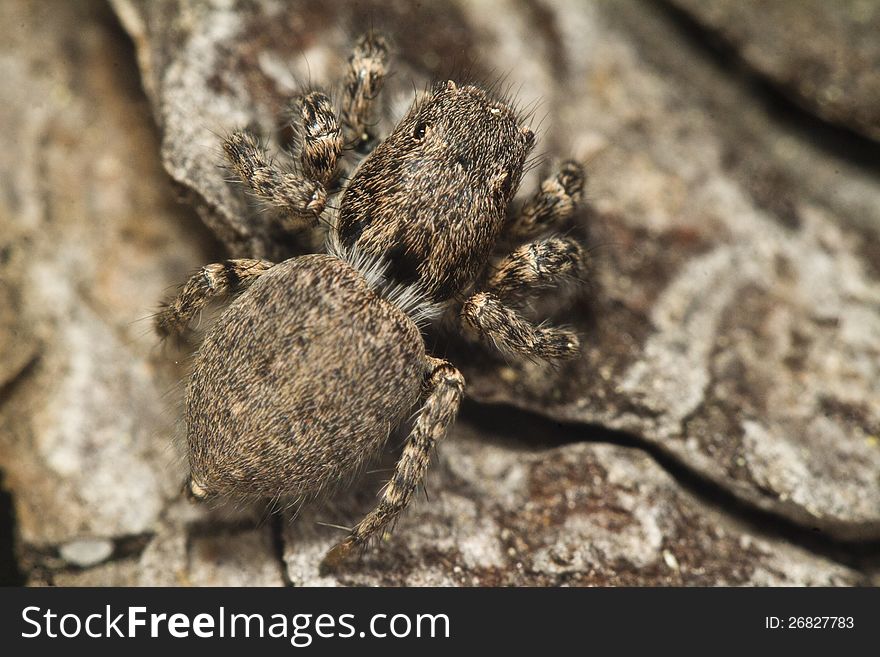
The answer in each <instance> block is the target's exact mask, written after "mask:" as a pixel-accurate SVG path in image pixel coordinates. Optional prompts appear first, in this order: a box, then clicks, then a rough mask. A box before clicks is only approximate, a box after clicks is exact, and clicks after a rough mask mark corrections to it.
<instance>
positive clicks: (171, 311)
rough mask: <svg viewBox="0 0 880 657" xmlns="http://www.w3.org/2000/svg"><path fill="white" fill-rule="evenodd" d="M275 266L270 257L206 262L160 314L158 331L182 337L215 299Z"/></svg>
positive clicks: (245, 285) (235, 290)
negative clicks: (199, 313) (200, 313)
mask: <svg viewBox="0 0 880 657" xmlns="http://www.w3.org/2000/svg"><path fill="white" fill-rule="evenodd" d="M273 266H274V263H272V262H269V261H268V260H251V259H240V260H224V261H223V262H216V263H214V264H211V265H205V266H204V267H202V268H201V269H200V270H199V272H198V273H197V274H195V275H194V276H192V277H191V278H190V279H189V280H188V281H187V282H186V283H185V284H184V285H183V286H182V287H181V288H180V291H179V292H178V293H177V296H176V297H175V298H174V300H173V301H171V302H170V303H168V304H167V305H165V306H164V307H163V308H162V310H160V311H159V313H158V314H157V315H156V319H155V326H156V332H157V333H158V334H159V336H160V337H162V338H169V337H174V338H180V337H181V336H182V335H183V334H184V333H185V332H186V330H187V327H188V326H189V323H190V322H191V321H192V318H193V317H194V316H195V315H196V313H198V312H199V311H201V310H202V309H204V307H205V306H206V305H207V304H208V302H209V301H210V300H211V299H215V298H218V297H221V296H225V295H228V294H234V293H236V292H239V291H241V290H243V289H244V288H246V287H247V286H248V285H250V284H251V283H252V282H253V281H254V280H255V279H256V278H257V277H258V276H260V275H261V274H264V273H266V272H267V271H269V269H271V268H272V267H273Z"/></svg>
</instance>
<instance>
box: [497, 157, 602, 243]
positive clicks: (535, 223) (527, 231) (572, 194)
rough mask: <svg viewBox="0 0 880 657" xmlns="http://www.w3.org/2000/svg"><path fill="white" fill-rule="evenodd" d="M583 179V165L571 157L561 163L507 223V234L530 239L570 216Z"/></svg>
mask: <svg viewBox="0 0 880 657" xmlns="http://www.w3.org/2000/svg"><path fill="white" fill-rule="evenodd" d="M585 179H586V178H585V175H584V168H583V167H582V166H581V165H580V164H579V163H577V162H575V161H574V160H566V161H565V162H563V163H562V164H561V165H560V167H559V170H558V171H557V172H556V173H555V174H554V175H552V176H551V177H549V178H547V180H545V181H544V182H542V183H541V188H540V189H539V190H538V192H537V193H536V194H535V195H534V196H533V197H532V198H530V199H529V200H528V201H526V202H525V204H524V205H523V207H522V209H521V210H520V212H519V214H518V215H517V216H516V217H515V218H514V219H513V220H512V221H511V222H510V223H509V224H508V225H507V226H506V228H505V234H506V237H507V238H508V239H513V240H521V239H529V238H532V237H535V236H536V235H539V234H540V233H542V232H544V231H546V230H549V229H552V228H554V227H555V226H558V225H559V224H560V223H562V222H563V221H565V220H566V219H568V218H569V217H571V215H572V214H574V211H575V210H576V209H577V206H578V204H579V203H580V199H581V192H582V191H583V188H584V181H585Z"/></svg>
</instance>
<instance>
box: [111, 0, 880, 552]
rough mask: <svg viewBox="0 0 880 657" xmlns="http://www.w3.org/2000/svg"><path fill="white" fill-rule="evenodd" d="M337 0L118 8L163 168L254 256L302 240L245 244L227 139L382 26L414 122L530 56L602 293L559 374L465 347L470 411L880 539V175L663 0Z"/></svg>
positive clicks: (327, 75)
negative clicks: (564, 432) (699, 35)
mask: <svg viewBox="0 0 880 657" xmlns="http://www.w3.org/2000/svg"><path fill="white" fill-rule="evenodd" d="M320 4H321V6H322V7H326V3H320ZM331 5H332V7H331V8H330V9H322V10H320V11H319V10H318V9H317V5H316V4H315V3H312V2H302V3H299V4H296V5H292V4H291V5H277V4H273V3H250V2H248V3H240V4H238V3H224V4H222V5H220V4H214V5H212V4H200V5H199V6H198V9H197V10H196V9H193V8H192V7H191V6H189V5H187V9H186V10H184V11H175V10H174V8H175V7H177V5H176V4H175V3H174V2H170V1H169V2H164V3H143V2H137V1H136V0H116V2H115V3H114V6H115V7H116V8H117V11H118V13H119V15H120V16H121V17H122V19H123V22H124V24H125V25H126V27H127V29H128V30H129V32H130V33H131V34H132V35H133V38H134V39H135V42H136V44H137V47H138V53H139V60H140V63H141V70H142V72H143V75H144V78H145V84H146V87H147V89H148V90H149V92H150V97H151V100H152V103H153V107H154V111H155V113H156V115H157V116H158V117H159V121H160V124H161V127H162V132H163V161H164V163H165V166H166V168H167V169H168V171H169V173H170V174H171V175H172V177H174V178H175V180H177V181H178V182H180V183H181V184H182V185H184V186H185V187H187V188H188V189H189V190H190V191H191V193H192V194H193V196H194V198H195V199H197V206H198V207H200V209H201V212H202V215H203V217H204V218H205V220H206V222H207V223H208V225H209V226H211V227H212V228H213V229H214V230H215V232H216V233H217V234H218V236H220V237H221V239H223V240H224V241H225V242H226V243H227V245H228V246H229V247H230V248H231V249H232V250H233V251H235V252H243V251H249V250H250V252H253V253H259V254H262V253H266V252H268V251H271V250H279V249H280V250H283V248H284V245H282V244H279V243H277V242H271V241H269V242H267V241H266V240H267V239H269V237H270V236H269V235H268V233H267V232H266V230H267V229H266V228H265V226H261V225H256V224H254V225H250V224H249V225H247V226H244V227H242V225H241V221H240V220H239V218H240V217H242V216H246V215H245V214H242V206H241V203H242V201H241V198H240V196H239V195H237V194H236V192H235V190H234V189H232V188H230V186H229V185H228V184H227V183H226V182H225V181H224V180H223V178H224V173H223V171H222V170H218V169H217V168H216V166H215V164H216V162H217V155H216V143H217V137H216V136H215V135H214V134H213V132H218V131H219V132H221V133H222V132H223V131H224V130H229V129H231V128H233V127H235V126H238V125H242V124H249V125H253V126H258V127H259V128H260V129H261V130H262V131H263V133H264V134H266V135H273V134H275V133H276V132H277V129H276V123H275V117H276V116H277V112H278V111H279V110H280V109H281V108H282V107H283V104H284V102H285V97H286V96H287V95H289V94H290V93H292V92H294V91H295V90H296V89H297V80H298V79H302V78H304V77H305V76H306V74H307V72H310V74H311V78H312V79H313V80H333V79H336V78H338V76H339V74H340V73H341V70H342V65H343V58H344V56H345V54H346V52H347V48H348V44H349V43H350V38H349V36H348V34H347V33H346V30H344V29H342V28H343V27H345V26H350V25H357V22H358V19H359V18H360V17H362V14H363V12H367V13H368V14H370V15H372V16H373V17H374V20H373V24H375V25H381V26H382V28H383V29H385V30H386V31H387V32H389V33H390V35H391V37H392V39H394V40H395V41H396V42H398V44H399V45H400V48H399V51H400V52H399V53H398V58H397V62H398V67H399V68H400V69H401V73H400V74H399V75H398V76H396V78H394V82H393V83H392V85H391V89H390V90H389V97H390V98H391V101H390V104H391V106H392V107H393V108H399V107H401V106H402V105H405V103H406V101H407V94H406V93H405V91H406V90H407V89H408V85H409V84H410V77H411V76H416V84H421V83H422V81H423V80H424V79H425V77H426V76H431V75H442V74H443V73H445V71H448V70H450V68H451V65H452V62H453V60H457V61H461V59H462V58H465V59H467V58H471V57H473V58H475V59H476V61H477V62H478V65H477V67H476V70H475V73H476V74H477V75H478V76H479V75H480V74H485V71H488V70H495V71H498V70H503V71H507V70H509V69H510V62H512V61H515V62H517V65H516V68H515V69H514V70H513V71H512V72H511V81H512V82H513V84H514V85H515V87H516V88H517V89H518V95H519V97H520V99H521V101H522V102H523V103H524V104H528V103H530V102H533V101H536V100H541V101H543V106H542V111H545V112H546V113H547V117H548V118H547V120H546V121H545V122H544V126H545V127H546V130H544V131H542V134H541V139H542V141H541V142H540V144H541V147H543V148H545V149H547V151H548V152H549V154H550V155H553V156H563V155H567V154H569V153H570V152H573V153H574V154H576V155H578V156H580V157H583V158H585V159H587V160H588V161H589V169H590V185H589V197H590V200H591V202H592V209H591V211H590V212H586V213H584V216H583V217H582V220H583V222H584V223H585V225H586V226H587V229H588V231H589V235H590V243H591V245H592V246H593V248H592V251H591V252H592V254H593V257H594V260H595V262H594V271H593V279H592V282H591V286H590V289H589V290H588V292H587V293H586V294H585V295H584V297H583V298H582V299H580V300H577V301H576V302H575V303H573V304H568V307H565V308H562V309H560V313H559V318H560V320H561V321H566V322H569V323H572V324H574V325H575V326H576V327H577V328H578V329H579V330H580V331H581V333H582V335H583V342H584V344H585V345H586V347H585V353H584V358H583V359H581V360H580V361H577V362H575V363H572V364H569V365H566V366H564V367H560V368H556V369H549V368H546V367H541V366H539V365H534V364H529V363H507V362H505V361H502V360H501V359H495V360H493V359H491V357H489V356H487V355H485V354H483V353H481V352H479V351H476V352H475V351H473V350H467V349H464V350H462V351H461V352H460V353H459V354H458V359H457V360H456V363H457V364H459V365H460V366H461V367H462V368H463V369H464V370H465V374H466V377H467V379H468V382H469V384H470V388H469V392H470V394H471V395H472V396H474V397H476V398H477V399H480V400H484V401H497V402H505V403H510V404H515V405H518V406H521V407H523V408H527V409H530V410H533V411H537V412H539V413H542V414H545V415H549V416H552V417H554V418H558V419H565V420H572V421H581V422H588V423H599V424H601V425H603V426H606V427H609V428H614V429H621V430H625V431H628V432H632V433H634V434H636V435H637V436H639V437H640V438H642V439H644V440H646V441H649V442H650V443H652V444H655V445H657V446H659V447H660V448H661V449H663V450H664V451H666V452H667V453H669V454H670V455H672V456H674V457H675V458H676V459H678V460H680V461H681V462H682V463H684V464H686V465H687V467H689V468H691V469H693V470H694V471H696V472H698V473H699V474H700V475H701V476H704V477H706V478H709V479H711V480H713V481H715V482H717V483H718V484H720V485H721V486H723V487H725V488H726V489H728V490H730V491H731V492H733V493H734V494H736V495H737V496H739V497H740V498H741V499H743V500H745V501H747V502H748V503H750V504H753V505H755V506H757V507H760V508H762V509H765V510H770V511H773V512H775V513H778V514H781V515H784V516H786V517H788V518H790V519H792V520H794V521H795V522H798V523H801V524H803V525H805V526H807V527H817V528H820V529H822V530H824V531H826V532H828V533H830V534H832V535H834V536H837V537H842V538H859V539H863V538H877V537H880V478H878V476H877V472H878V470H880V441H878V433H880V429H878V426H880V347H878V345H880V310H878V309H880V254H878V252H877V249H876V244H877V231H878V227H880V184H878V180H877V176H876V171H872V170H870V169H867V168H863V167H861V166H860V165H858V163H856V162H852V161H849V160H847V159H845V158H842V157H839V156H838V155H836V154H835V152H834V151H833V150H832V151H831V152H829V151H828V149H827V148H825V147H820V146H819V145H817V143H814V140H813V135H810V134H804V133H801V132H799V131H798V130H797V129H795V128H794V127H792V126H789V125H786V124H785V123H781V122H779V121H778V120H776V119H775V118H774V117H773V115H771V114H770V113H768V112H767V111H766V110H765V108H764V107H763V105H762V104H761V103H759V102H757V101H756V99H755V98H752V97H750V96H749V95H748V94H749V93H750V92H749V91H748V90H747V89H745V88H743V87H741V86H739V84H738V83H737V82H735V81H734V80H732V79H730V78H728V77H726V75H725V72H724V71H722V70H719V69H717V68H715V67H713V65H712V64H710V63H707V62H705V61H702V60H701V53H700V52H697V51H694V50H693V49H689V47H688V46H687V44H686V43H684V42H682V40H681V37H680V35H679V34H677V33H676V31H675V27H674V26H672V25H670V22H669V19H668V16H667V15H666V14H665V13H664V12H662V11H660V10H658V9H657V7H656V6H655V5H649V4H642V3H637V2H615V3H611V2H593V3H584V2H574V1H571V2H567V1H559V2H555V3H544V4H540V5H539V4H537V3H529V2H526V3H521V2H519V3H518V2H503V1H500V0H498V1H494V2H480V3H450V4H448V5H446V6H445V8H444V10H443V11H442V12H439V13H438V10H437V9H436V6H435V5H433V4H432V5H430V6H431V8H430V9H429V8H428V7H427V6H422V7H417V8H413V7H408V11H404V10H403V9H402V6H401V5H398V4H395V3H391V4H390V5H386V4H385V3H375V4H374V3H365V4H364V5H358V7H359V8H358V9H352V8H351V6H350V5H348V4H347V3H340V4H339V5H338V6H337V5H336V4H333V3H331ZM361 24H363V23H361ZM305 25H307V26H308V29H305V28H304V26H305ZM427 26H430V27H427ZM414 40H416V44H415V45H414V43H413V42H414ZM524 44H528V47H527V48H526V47H524ZM395 85H396V86H395ZM212 131H213V132H212ZM533 183H534V180H533V179H531V180H530V181H529V184H533ZM527 186H528V185H527ZM233 227H234V228H235V230H233ZM230 231H232V232H230ZM236 231H238V232H236ZM241 231H244V233H242V232H241ZM248 231H250V232H248ZM232 233H235V235H233V234H232ZM450 353H454V352H450Z"/></svg>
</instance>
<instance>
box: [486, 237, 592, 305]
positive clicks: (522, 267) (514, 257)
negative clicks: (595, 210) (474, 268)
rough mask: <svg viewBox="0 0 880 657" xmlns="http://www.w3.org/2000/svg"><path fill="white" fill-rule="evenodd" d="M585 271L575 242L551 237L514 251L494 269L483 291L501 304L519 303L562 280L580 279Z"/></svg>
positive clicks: (582, 250)
mask: <svg viewBox="0 0 880 657" xmlns="http://www.w3.org/2000/svg"><path fill="white" fill-rule="evenodd" d="M584 269H585V253H584V249H583V247H582V246H581V244H580V243H579V242H578V241H577V240H574V239H571V238H568V237H550V238H547V239H542V240H537V241H534V242H529V243H528V244H524V245H522V246H520V247H519V248H517V249H515V250H514V251H513V252H512V253H511V254H510V255H508V256H507V257H506V258H504V259H503V260H502V261H501V262H500V263H499V264H498V265H497V266H496V267H495V268H494V271H493V272H492V274H491V276H490V277H489V279H488V281H487V284H486V289H487V291H489V292H492V293H493V294H495V295H497V296H498V297H499V298H500V299H502V300H503V301H519V300H522V299H523V298H524V297H526V296H527V295H528V294H530V293H532V292H535V291H537V290H541V289H544V288H548V287H551V286H553V285H556V284H557V283H559V282H560V281H561V280H565V279H573V280H579V279H580V278H582V276H583V274H584Z"/></svg>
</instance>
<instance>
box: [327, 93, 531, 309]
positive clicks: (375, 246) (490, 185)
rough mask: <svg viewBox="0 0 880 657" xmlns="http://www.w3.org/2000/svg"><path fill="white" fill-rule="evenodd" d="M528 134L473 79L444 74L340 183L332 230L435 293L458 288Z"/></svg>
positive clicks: (488, 238)
mask: <svg viewBox="0 0 880 657" xmlns="http://www.w3.org/2000/svg"><path fill="white" fill-rule="evenodd" d="M534 141H535V137H534V133H533V132H532V131H531V130H530V129H529V128H527V127H525V126H523V125H521V123H520V121H519V119H518V116H517V114H516V112H515V111H514V110H513V109H512V108H511V107H509V106H508V105H507V104H505V103H503V102H501V101H499V100H497V99H495V98H493V97H492V96H491V95H490V94H489V93H487V92H486V91H484V90H482V89H480V88H479V87H475V86H461V87H459V86H457V85H456V84H455V83H453V82H451V81H450V82H447V83H444V84H442V85H438V86H436V87H435V88H434V89H433V91H432V92H431V93H430V94H429V95H428V96H426V97H425V98H422V99H420V100H417V101H416V102H415V103H414V104H413V106H412V107H411V108H410V110H409V112H408V113H407V115H406V117H404V119H403V120H402V121H401V122H400V123H399V124H398V126H397V127H396V128H395V129H394V131H393V132H392V133H391V134H390V135H389V136H388V138H387V139H386V140H385V141H384V142H382V143H381V144H379V146H377V147H376V149H375V150H374V151H373V153H372V154H371V155H370V156H369V157H367V158H366V159H365V160H364V161H363V162H362V163H361V166H360V167H359V168H358V170H357V171H356V172H355V175H354V177H353V178H352V180H351V182H350V183H349V185H348V187H347V188H346V190H345V194H344V195H343V199H342V206H341V208H340V215H339V221H338V223H337V230H338V232H339V237H340V241H341V242H342V244H343V245H345V246H348V247H354V246H357V247H358V249H359V250H361V251H363V252H367V253H371V254H375V255H377V256H381V257H383V258H385V259H386V260H387V261H388V263H389V275H390V276H391V277H392V278H394V279H395V280H397V281H398V282H401V283H405V284H409V283H418V284H419V285H420V286H421V287H422V288H423V289H424V290H425V291H426V292H427V293H428V295H429V296H430V297H431V298H432V299H433V300H436V301H442V300H444V299H447V298H449V297H451V296H453V295H455V294H456V293H457V292H459V291H460V290H462V289H463V288H464V287H466V286H467V285H468V284H469V283H470V282H471V281H472V280H473V277H474V276H475V275H476V271H477V269H478V268H479V266H480V265H481V264H483V263H484V262H485V259H486V257H487V256H488V254H489V252H490V251H491V249H492V247H493V245H494V244H495V242H496V241H497V239H498V237H499V235H500V232H501V227H502V225H503V223H504V219H505V213H506V208H507V205H508V204H509V203H510V201H511V199H512V198H513V196H514V194H516V190H517V188H518V187H519V183H520V180H521V178H522V173H523V167H524V166H525V162H526V158H527V157H528V154H529V152H530V151H531V149H532V147H533V146H534Z"/></svg>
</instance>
